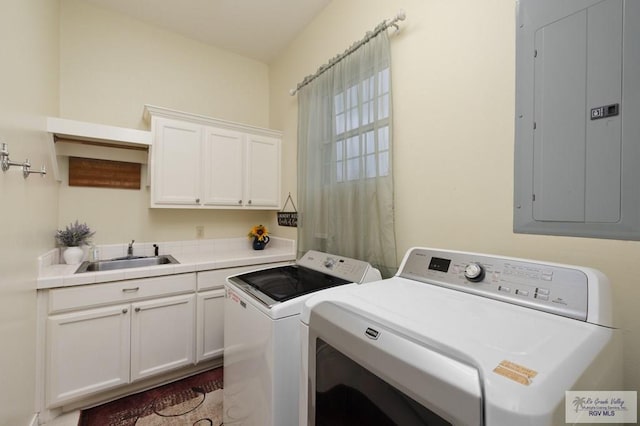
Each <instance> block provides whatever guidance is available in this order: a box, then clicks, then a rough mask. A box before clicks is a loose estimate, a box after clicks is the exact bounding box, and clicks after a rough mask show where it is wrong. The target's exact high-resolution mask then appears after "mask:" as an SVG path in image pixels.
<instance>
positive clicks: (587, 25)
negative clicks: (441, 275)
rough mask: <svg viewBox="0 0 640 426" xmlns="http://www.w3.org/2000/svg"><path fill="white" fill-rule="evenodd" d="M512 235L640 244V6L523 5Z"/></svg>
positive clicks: (539, 1)
mask: <svg viewBox="0 0 640 426" xmlns="http://www.w3.org/2000/svg"><path fill="white" fill-rule="evenodd" d="M516 21H517V22H516V116H515V129H516V134H515V182H514V183H515V185H514V191H515V193H514V231H515V232H520V233H535V234H549V235H571V236H583V237H598V238H614V239H634V240H636V239H640V189H639V188H640V71H639V70H640V43H639V42H638V40H640V1H639V0H604V1H597V0H519V1H518V2H517V19H516Z"/></svg>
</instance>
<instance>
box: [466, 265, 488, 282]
mask: <svg viewBox="0 0 640 426" xmlns="http://www.w3.org/2000/svg"><path fill="white" fill-rule="evenodd" d="M464 277H465V278H466V279H468V280H469V281H471V282H472V283H477V282H480V281H482V280H483V279H484V268H483V267H482V265H480V264H479V263H470V264H468V265H467V267H466V268H464Z"/></svg>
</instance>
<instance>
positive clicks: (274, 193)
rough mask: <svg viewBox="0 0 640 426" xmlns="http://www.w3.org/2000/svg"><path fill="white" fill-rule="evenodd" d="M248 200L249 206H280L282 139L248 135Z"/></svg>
mask: <svg viewBox="0 0 640 426" xmlns="http://www.w3.org/2000/svg"><path fill="white" fill-rule="evenodd" d="M246 176H247V179H246V192H245V193H246V198H247V200H246V202H245V205H247V206H249V207H274V208H280V140H279V139H275V138H269V137H264V136H255V135H248V136H247V175H246Z"/></svg>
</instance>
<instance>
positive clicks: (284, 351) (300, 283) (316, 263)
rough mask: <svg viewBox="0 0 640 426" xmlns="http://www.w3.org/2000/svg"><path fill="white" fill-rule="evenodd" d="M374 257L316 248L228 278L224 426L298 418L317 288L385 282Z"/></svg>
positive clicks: (270, 425)
mask: <svg viewBox="0 0 640 426" xmlns="http://www.w3.org/2000/svg"><path fill="white" fill-rule="evenodd" d="M380 278H381V277H380V272H379V271H378V270H377V269H375V268H373V267H371V265H369V264H368V263H367V262H362V261H360V260H356V259H350V258H346V257H341V256H336V255H331V254H327V253H321V252H317V251H309V252H307V253H306V254H305V255H304V256H303V257H302V258H300V259H299V260H298V261H297V262H296V264H295V265H289V266H278V267H275V268H269V269H263V270H259V271H254V272H249V273H244V274H240V275H236V276H232V277H229V278H228V279H227V284H226V286H225V293H226V297H225V302H224V391H223V396H224V400H223V410H224V414H223V417H224V424H225V425H244V426H251V425H254V426H289V425H291V426H294V425H296V424H297V423H298V405H299V402H298V400H299V393H300V392H299V389H298V383H299V382H300V378H299V375H300V358H301V355H300V326H299V323H300V313H301V311H302V306H303V304H304V301H305V300H306V299H307V298H309V297H310V296H311V295H312V294H314V293H315V292H318V291H320V290H323V289H327V288H330V287H336V286H341V285H344V284H350V283H362V282H367V281H375V280H380Z"/></svg>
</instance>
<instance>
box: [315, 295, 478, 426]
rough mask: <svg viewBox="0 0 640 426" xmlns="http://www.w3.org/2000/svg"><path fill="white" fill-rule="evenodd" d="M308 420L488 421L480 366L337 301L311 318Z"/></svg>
mask: <svg viewBox="0 0 640 426" xmlns="http://www.w3.org/2000/svg"><path fill="white" fill-rule="evenodd" d="M308 342H309V352H308V362H309V364H308V392H309V393H308V407H307V410H308V412H307V413H308V420H309V422H308V424H309V425H332V426H335V425H354V424H376V425H397V424H401V425H451V424H455V425H474V426H477V425H482V418H483V415H482V405H483V404H482V392H481V387H480V378H479V375H478V371H477V370H476V369H475V368H473V367H471V366H469V365H466V364H463V363H461V362H459V361H457V360H454V359H452V358H449V357H447V356H445V355H443V354H441V353H438V352H436V351H434V350H433V349H431V348H429V347H427V346H425V345H423V344H421V343H420V342H416V341H415V340H409V339H407V338H406V337H404V336H402V335H400V334H399V333H397V332H396V331H394V330H392V329H390V328H389V327H385V326H384V325H382V324H380V323H376V322H374V321H371V320H369V319H366V318H364V317H362V316H360V315H358V314H356V313H354V312H350V311H347V310H345V309H344V308H342V307H340V306H338V305H336V304H334V303H332V302H322V303H320V304H318V305H316V306H315V307H314V308H313V309H312V311H311V315H310V320H309V340H308Z"/></svg>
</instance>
